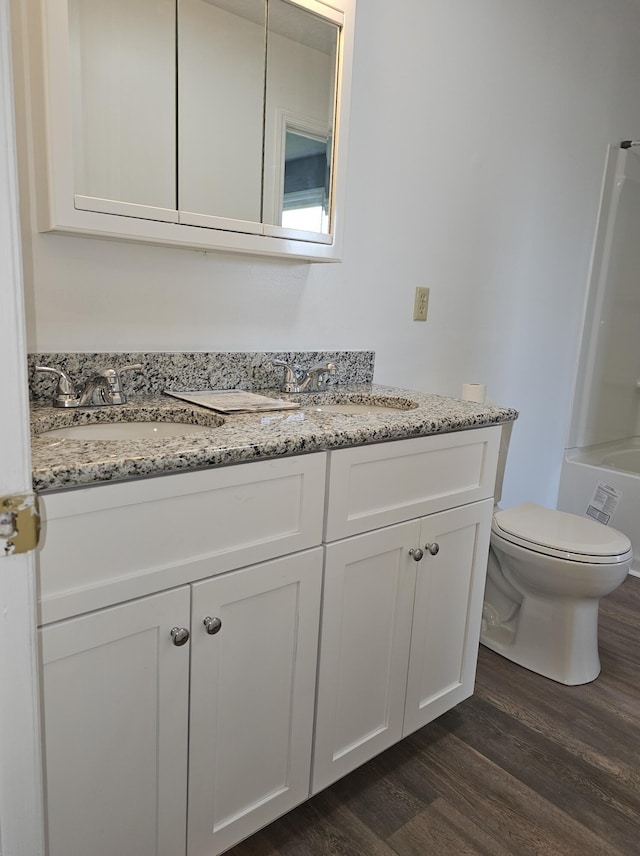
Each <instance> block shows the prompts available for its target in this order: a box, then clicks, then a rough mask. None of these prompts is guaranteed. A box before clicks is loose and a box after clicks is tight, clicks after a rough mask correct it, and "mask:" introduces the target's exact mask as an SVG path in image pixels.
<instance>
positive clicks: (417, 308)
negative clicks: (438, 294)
mask: <svg viewBox="0 0 640 856" xmlns="http://www.w3.org/2000/svg"><path fill="white" fill-rule="evenodd" d="M428 308H429V289H428V288H423V287H422V286H420V285H419V286H418V287H417V288H416V296H415V299H414V301H413V320H414V321H426V320H427V310H428Z"/></svg>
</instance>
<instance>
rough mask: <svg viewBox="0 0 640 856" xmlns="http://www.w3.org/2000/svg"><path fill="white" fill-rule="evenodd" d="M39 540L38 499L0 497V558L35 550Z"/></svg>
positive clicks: (27, 495)
mask: <svg viewBox="0 0 640 856" xmlns="http://www.w3.org/2000/svg"><path fill="white" fill-rule="evenodd" d="M39 538H40V509H39V506H38V497H37V496H36V495H35V494H33V493H29V494H25V495H24V496H2V497H0V557H2V556H12V555H13V554H14V553H27V552H28V551H29V550H35V549H36V547H37V546H38V539H39Z"/></svg>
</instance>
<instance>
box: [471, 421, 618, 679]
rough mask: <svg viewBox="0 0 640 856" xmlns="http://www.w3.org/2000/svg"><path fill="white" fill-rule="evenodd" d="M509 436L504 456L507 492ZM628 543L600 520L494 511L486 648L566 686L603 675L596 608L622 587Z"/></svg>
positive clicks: (527, 506) (530, 506)
mask: <svg viewBox="0 0 640 856" xmlns="http://www.w3.org/2000/svg"><path fill="white" fill-rule="evenodd" d="M507 446H508V436H507V437H506V442H503V448H502V449H501V457H502V458H503V460H501V462H500V463H501V466H500V467H499V483H498V485H497V489H498V494H499V493H500V489H501V487H502V485H501V481H502V474H503V472H504V459H506V449H507ZM631 561H632V550H631V542H630V541H629V539H628V538H627V536H626V535H623V534H622V532H618V531H617V530H616V529H611V528H610V527H608V526H604V525H603V524H601V523H596V521H594V520H588V519H586V518H583V517H579V516H577V515H575V514H568V513H567V512H564V511H555V510H552V509H549V508H542V506H539V505H536V504H535V503H532V502H526V503H524V504H523V505H519V506H517V507H516V508H511V509H506V510H500V509H499V508H496V510H495V512H494V515H493V523H492V527H491V547H490V550H489V564H488V570H487V582H486V588H485V595H484V610H483V617H482V632H481V636H480V641H481V642H482V643H483V644H484V645H486V646H487V647H488V648H491V649H492V650H494V651H496V652H497V653H498V654H502V655H503V656H504V657H507V658H508V659H509V660H513V662H514V663H518V664H519V665H521V666H524V667H525V668H527V669H530V670H531V671H533V672H537V673H538V674H540V675H544V676H545V677H547V678H552V679H553V680H554V681H559V682H560V683H563V684H572V685H573V684H585V683H588V682H589V681H593V680H594V679H595V678H597V676H598V674H599V673H600V658H599V656H598V605H599V601H600V598H601V597H603V596H604V595H606V594H610V593H611V592H612V591H614V590H615V589H616V588H617V587H618V586H619V585H621V584H622V583H623V582H624V579H625V577H626V576H627V574H628V572H629V568H630V567H631Z"/></svg>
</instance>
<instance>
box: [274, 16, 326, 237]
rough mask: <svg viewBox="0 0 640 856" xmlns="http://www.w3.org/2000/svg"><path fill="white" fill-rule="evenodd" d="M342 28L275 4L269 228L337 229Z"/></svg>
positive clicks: (322, 230)
mask: <svg viewBox="0 0 640 856" xmlns="http://www.w3.org/2000/svg"><path fill="white" fill-rule="evenodd" d="M338 38H339V28H338V26H337V25H336V24H333V23H331V22H330V21H327V20H324V19H322V18H320V17H318V16H317V15H314V14H313V13H312V12H310V11H308V10H306V9H302V8H301V7H299V6H294V5H292V4H291V3H288V2H286V0H269V3H268V19H267V87H266V100H265V141H264V152H265V154H264V202H263V222H265V223H270V224H272V225H276V226H285V227H289V228H294V229H304V230H306V231H311V232H322V233H325V234H327V233H329V232H330V231H331V222H330V211H331V199H330V195H331V160H332V140H333V136H334V122H335V100H336V76H337V65H336V63H337V52H338Z"/></svg>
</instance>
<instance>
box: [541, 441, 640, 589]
mask: <svg viewBox="0 0 640 856" xmlns="http://www.w3.org/2000/svg"><path fill="white" fill-rule="evenodd" d="M558 508H559V509H560V510H561V511H570V512H572V513H573V514H579V515H581V516H588V517H593V518H594V519H595V520H600V522H601V523H605V524H606V525H610V526H613V527H614V528H615V529H619V530H620V531H621V532H624V534H625V535H626V536H627V537H628V538H629V539H630V540H631V544H632V546H633V565H632V567H631V573H632V574H635V575H636V576H640V437H630V438H628V439H626V440H616V441H615V442H611V443H601V444H599V445H596V446H587V447H585V448H575V449H567V450H566V451H565V456H564V460H563V462H562V472H561V475H560V492H559V495H558Z"/></svg>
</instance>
